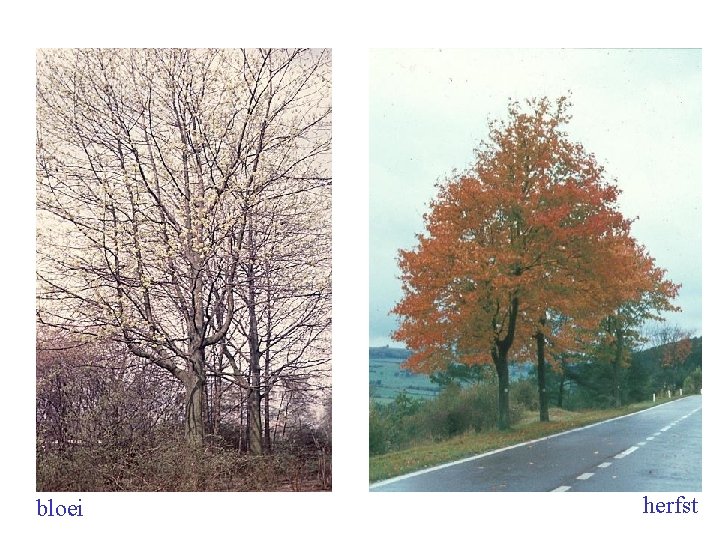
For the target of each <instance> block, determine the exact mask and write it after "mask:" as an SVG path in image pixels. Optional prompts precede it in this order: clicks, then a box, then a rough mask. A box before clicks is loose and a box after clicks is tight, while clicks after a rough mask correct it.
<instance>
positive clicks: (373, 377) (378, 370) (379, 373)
mask: <svg viewBox="0 0 720 540" xmlns="http://www.w3.org/2000/svg"><path fill="white" fill-rule="evenodd" d="M402 361H403V360H402V359H398V358H387V357H374V358H373V357H371V358H370V397H371V398H372V399H373V400H374V401H376V402H378V403H389V402H390V401H392V400H393V399H395V396H397V395H398V394H399V393H400V392H402V391H403V390H404V391H405V393H407V394H408V395H409V396H412V397H414V398H422V399H427V398H433V397H435V396H436V395H437V393H438V392H439V391H440V387H439V386H438V385H437V384H435V383H434V382H432V381H431V380H430V377H429V376H428V375H419V374H415V373H410V372H409V371H407V370H404V369H402V367H401V363H402Z"/></svg>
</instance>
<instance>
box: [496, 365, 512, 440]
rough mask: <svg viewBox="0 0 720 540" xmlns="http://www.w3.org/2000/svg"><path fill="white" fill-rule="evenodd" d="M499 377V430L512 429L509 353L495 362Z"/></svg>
mask: <svg viewBox="0 0 720 540" xmlns="http://www.w3.org/2000/svg"><path fill="white" fill-rule="evenodd" d="M495 369H496V370H497V375H498V429H500V430H506V429H510V371H509V369H508V363H507V353H505V354H504V355H502V357H500V355H498V359H497V361H496V362H495Z"/></svg>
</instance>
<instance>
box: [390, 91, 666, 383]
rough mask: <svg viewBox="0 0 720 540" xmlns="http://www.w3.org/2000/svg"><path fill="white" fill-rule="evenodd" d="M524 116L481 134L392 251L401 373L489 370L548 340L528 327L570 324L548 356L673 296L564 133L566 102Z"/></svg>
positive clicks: (594, 170)
mask: <svg viewBox="0 0 720 540" xmlns="http://www.w3.org/2000/svg"><path fill="white" fill-rule="evenodd" d="M527 105H528V106H529V112H523V108H522V107H521V106H520V105H519V104H517V103H511V104H510V106H509V120H508V121H507V122H493V123H491V125H490V128H491V129H490V136H489V141H488V142H486V143H484V144H482V145H481V147H480V148H479V149H478V150H477V161H476V165H475V167H474V169H473V170H471V171H469V172H467V173H466V174H462V175H459V176H457V177H455V178H452V179H450V180H448V181H446V182H445V183H443V184H441V185H439V186H438V188H439V192H438V195H437V197H436V199H435V200H433V201H432V203H431V207H430V211H429V212H428V213H427V214H426V215H425V225H426V229H427V231H426V233H425V234H422V235H419V236H418V245H417V247H416V248H415V249H412V250H402V251H400V255H399V266H400V269H401V271H402V280H403V292H404V296H403V298H402V300H401V301H400V302H399V303H398V304H397V305H396V306H395V308H394V310H393V312H394V313H395V314H397V315H399V316H400V319H401V323H400V326H399V328H398V330H397V331H396V332H395V333H394V335H393V337H394V339H396V340H398V341H403V342H405V343H406V344H407V345H408V347H409V348H410V349H411V350H412V351H413V355H412V356H411V357H410V358H409V359H408V361H407V363H406V366H407V367H409V368H410V369H413V370H416V371H420V372H432V371H434V370H436V369H443V368H444V367H445V366H446V365H447V363H448V362H449V361H450V360H455V361H461V362H466V363H483V362H484V363H487V362H490V361H491V360H492V358H493V356H492V355H493V354H495V353H496V352H497V349H498V346H499V345H500V344H504V345H507V347H508V348H509V346H510V344H512V342H513V340H516V341H519V342H520V343H527V342H528V341H529V340H530V339H531V338H532V337H533V336H534V335H535V334H536V333H537V332H538V331H539V330H541V331H543V333H545V334H550V332H549V331H548V329H547V328H544V327H543V325H539V322H538V321H540V320H543V319H544V314H545V313H547V312H548V311H550V312H552V313H557V314H562V315H563V316H564V317H565V318H566V319H567V320H568V321H570V324H569V325H568V326H567V327H566V328H565V329H564V330H563V332H560V333H557V335H555V336H554V341H553V346H552V347H550V349H549V351H548V352H549V354H552V351H553V350H557V351H560V350H562V349H563V348H564V347H567V346H568V344H569V343H570V342H571V341H572V340H573V339H574V338H573V337H572V335H571V334H572V332H571V331H569V329H572V328H579V329H581V328H594V327H597V325H598V323H599V322H600V320H601V319H602V318H604V317H606V316H607V315H608V314H610V313H613V312H614V311H616V310H618V309H619V308H620V306H622V305H625V304H626V303H628V302H633V301H640V300H641V299H642V298H644V297H645V296H647V294H648V291H657V292H658V293H659V294H658V295H656V296H657V298H660V297H665V298H667V297H668V296H673V295H674V293H675V292H676V290H677V287H676V286H674V285H673V284H672V283H671V282H667V281H663V273H664V271H662V270H659V269H657V268H655V266H654V261H653V259H652V258H650V257H649V256H648V255H647V254H646V253H645V250H644V248H643V247H642V246H639V245H637V243H636V242H635V241H634V239H633V238H632V237H631V236H630V224H631V222H630V221H629V220H627V219H625V218H624V217H623V216H622V214H621V213H620V212H619V210H618V209H617V197H618V194H619V190H618V189H617V187H615V185H614V183H613V182H611V181H609V180H607V179H606V178H605V176H604V171H603V168H602V167H601V166H600V165H599V164H598V163H597V161H596V159H595V157H594V156H593V155H592V154H590V153H588V152H586V151H585V150H584V148H583V147H582V145H580V144H577V143H573V142H571V141H570V140H569V139H568V137H567V134H566V133H565V132H564V131H563V130H562V127H563V125H564V124H566V123H567V122H568V121H569V120H570V115H569V114H568V111H567V110H568V107H569V103H568V102H567V99H566V98H560V99H559V100H557V101H556V102H555V103H554V104H553V103H552V102H551V101H549V100H548V99H546V98H543V99H540V100H532V101H528V102H527ZM673 287H675V289H674V290H673ZM668 305H669V304H668ZM515 323H517V325H516V324H515ZM506 352H507V350H506Z"/></svg>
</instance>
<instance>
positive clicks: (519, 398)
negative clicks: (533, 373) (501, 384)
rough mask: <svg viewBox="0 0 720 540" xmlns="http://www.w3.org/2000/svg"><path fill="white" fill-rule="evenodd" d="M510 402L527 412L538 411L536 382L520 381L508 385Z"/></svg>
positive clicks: (538, 399) (538, 401) (531, 380)
mask: <svg viewBox="0 0 720 540" xmlns="http://www.w3.org/2000/svg"><path fill="white" fill-rule="evenodd" d="M510 400H511V404H512V402H514V403H515V404H517V405H519V406H520V407H521V408H522V409H525V410H528V411H538V410H540V398H539V397H538V387H537V381H536V380H534V379H530V378H527V379H520V380H519V381H516V382H513V383H511V384H510Z"/></svg>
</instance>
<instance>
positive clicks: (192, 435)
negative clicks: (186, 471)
mask: <svg viewBox="0 0 720 540" xmlns="http://www.w3.org/2000/svg"><path fill="white" fill-rule="evenodd" d="M184 382H185V440H186V441H187V443H188V444H189V445H190V446H192V447H199V446H202V444H203V441H204V440H205V422H204V418H203V386H204V385H203V380H202V378H200V377H197V376H196V375H194V374H192V375H189V376H188V377H187V378H186V380H185V381H184Z"/></svg>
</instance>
